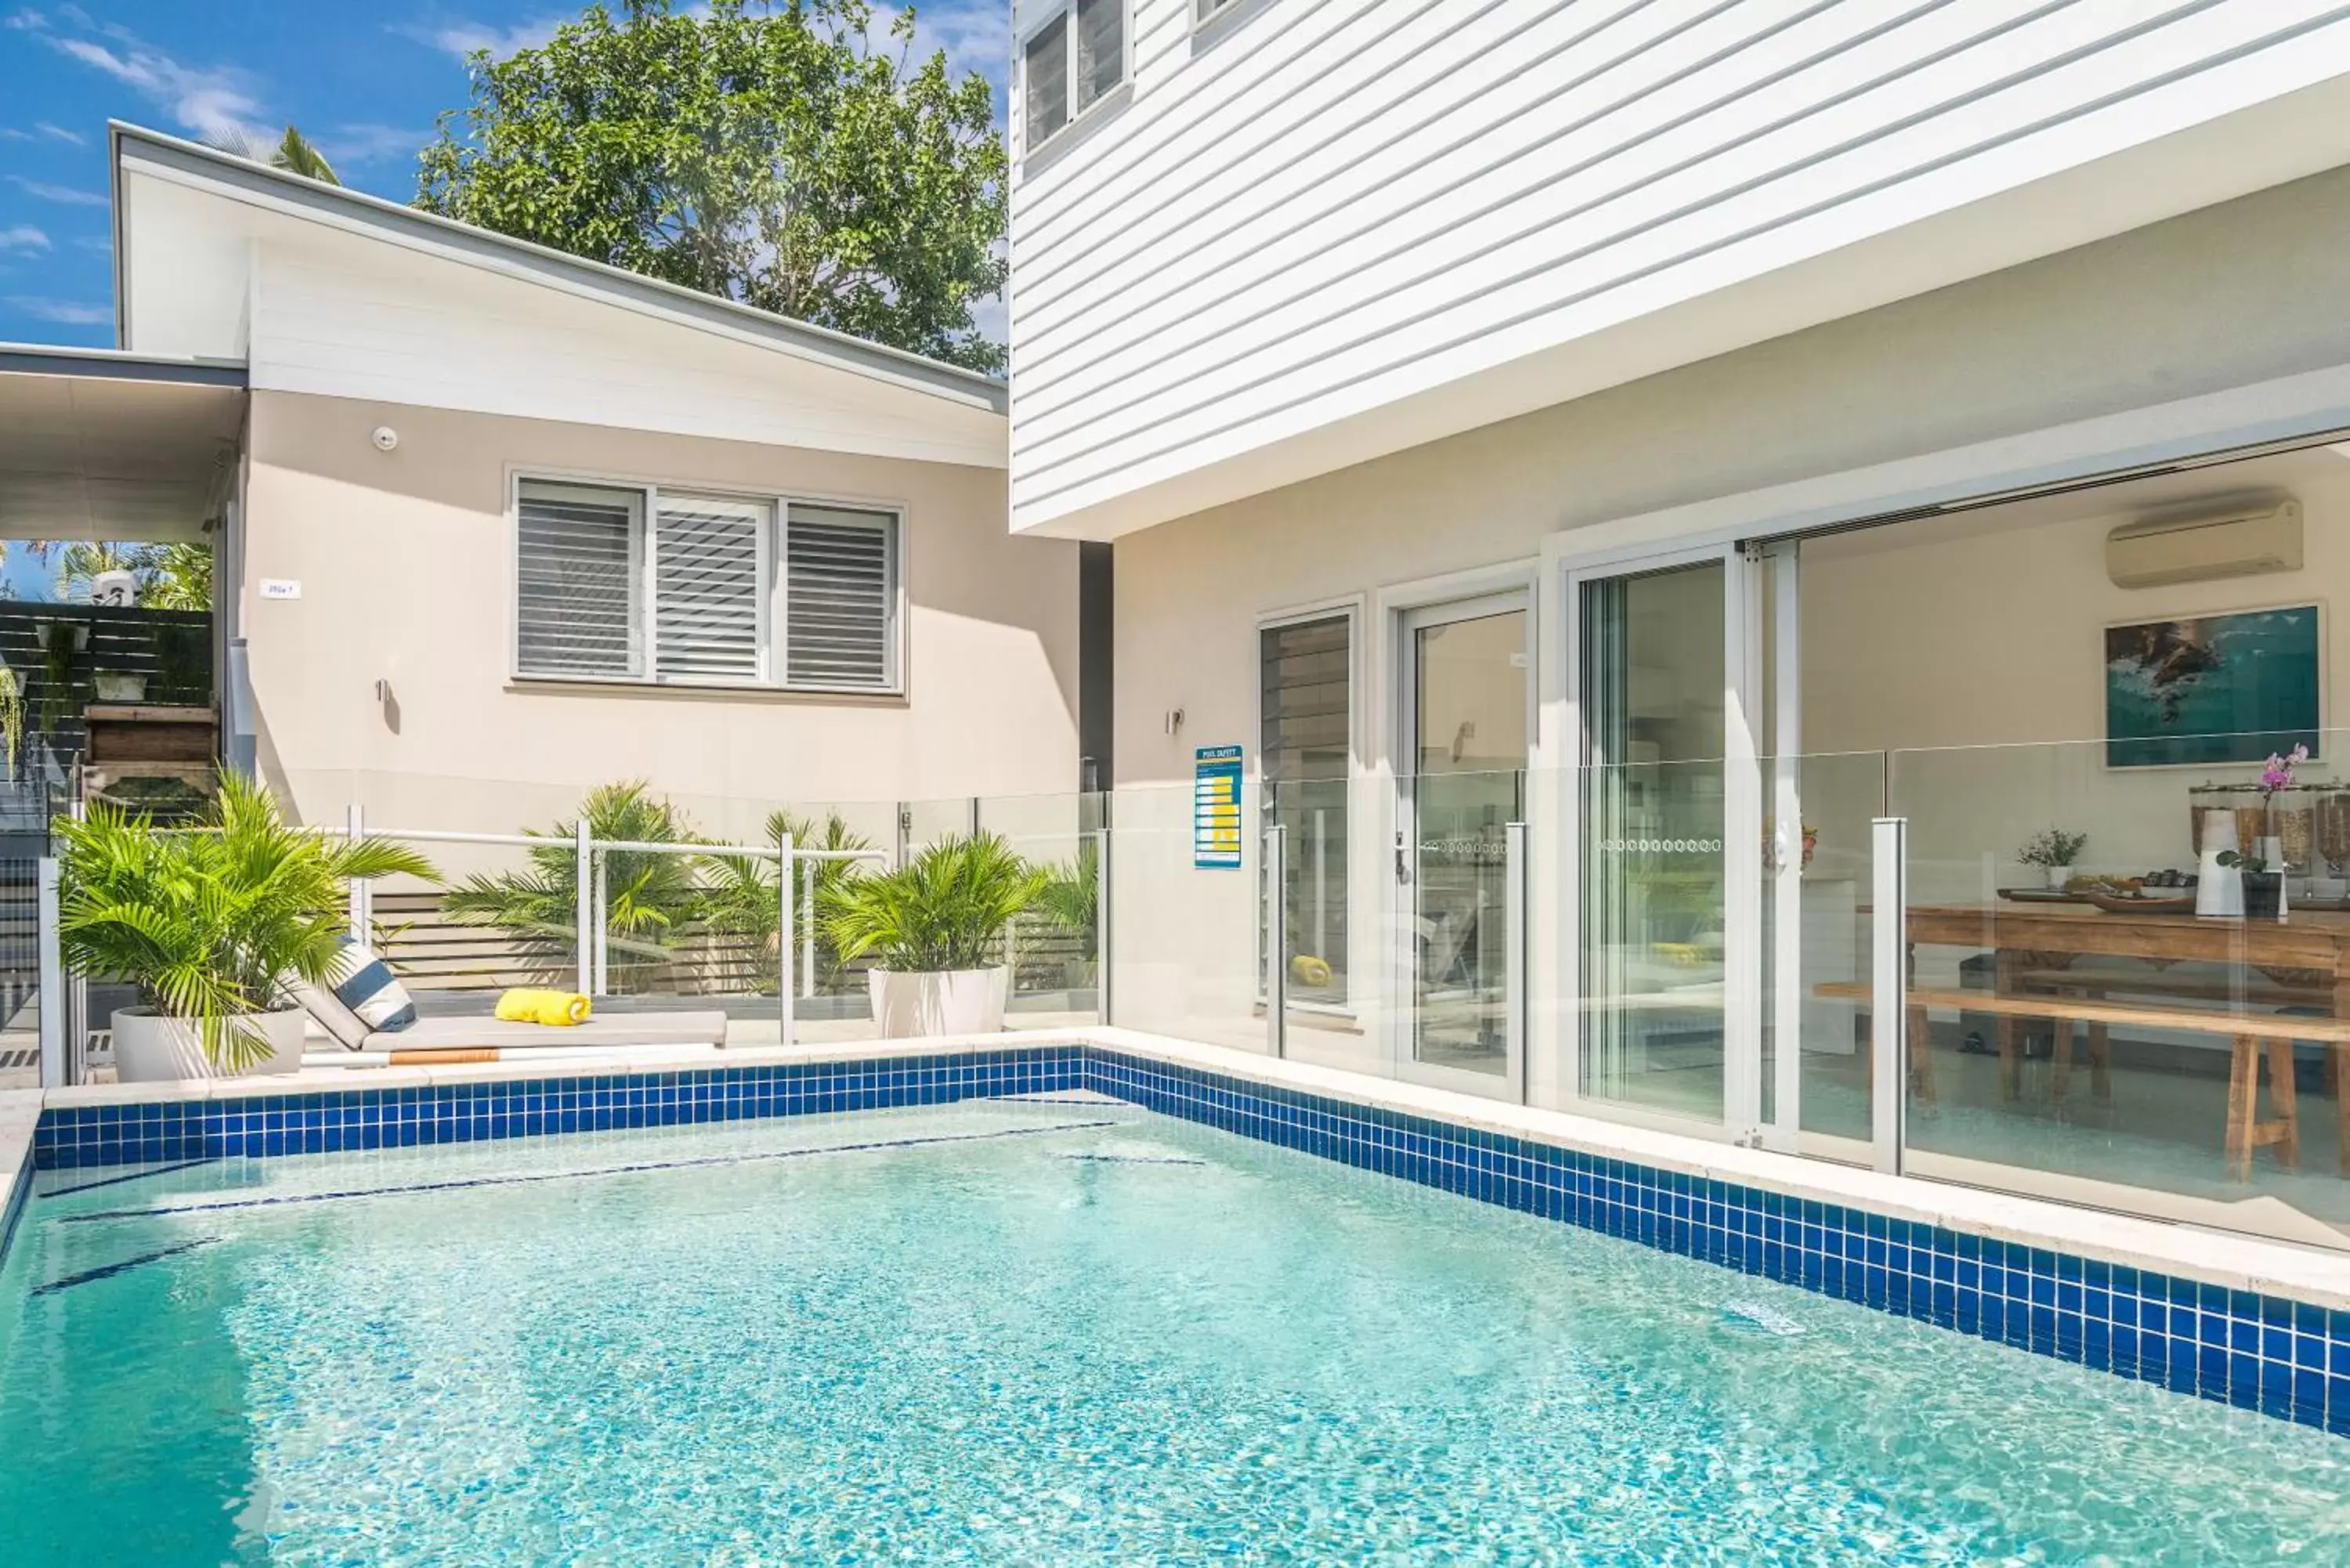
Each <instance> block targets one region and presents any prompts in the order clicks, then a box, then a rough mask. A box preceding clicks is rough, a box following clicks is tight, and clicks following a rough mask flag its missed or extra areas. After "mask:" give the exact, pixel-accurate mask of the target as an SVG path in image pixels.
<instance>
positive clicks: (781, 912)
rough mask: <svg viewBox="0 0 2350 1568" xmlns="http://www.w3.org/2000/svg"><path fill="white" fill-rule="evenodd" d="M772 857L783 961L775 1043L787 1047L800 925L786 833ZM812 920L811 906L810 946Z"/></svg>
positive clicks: (778, 947) (810, 908)
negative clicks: (794, 954)
mask: <svg viewBox="0 0 2350 1568" xmlns="http://www.w3.org/2000/svg"><path fill="white" fill-rule="evenodd" d="M775 853H776V857H777V859H776V863H775V950H776V952H777V954H778V955H779V956H780V957H781V958H782V960H783V965H782V973H781V975H780V976H779V977H778V979H777V981H776V991H775V1029H776V1033H775V1039H776V1042H777V1043H778V1044H784V1045H789V1044H793V1040H792V1035H793V1033H794V1031H793V1028H792V1024H793V1022H794V1021H793V1018H792V958H791V953H792V940H793V937H794V936H795V933H796V932H797V930H798V929H799V921H798V920H797V919H796V918H795V910H794V909H793V899H792V892H793V889H792V876H793V873H794V872H795V869H796V867H795V864H794V858H793V848H792V836H791V835H790V834H788V833H786V834H785V835H784V836H782V838H780V839H779V840H777V842H776V846H775ZM808 864H809V865H811V866H813V865H815V864H816V863H815V862H814V861H810V862H809V863H808ZM815 917H816V905H815V904H814V903H813V902H811V903H810V904H809V905H808V925H809V928H810V929H809V934H808V940H809V941H810V943H811V944H813V943H814V941H815V940H816V935H815V930H814V928H815V925H816V918H815ZM811 951H813V947H811ZM811 968H813V965H811Z"/></svg>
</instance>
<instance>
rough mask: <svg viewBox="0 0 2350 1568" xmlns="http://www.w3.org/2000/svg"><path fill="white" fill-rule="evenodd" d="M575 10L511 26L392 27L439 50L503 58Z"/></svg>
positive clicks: (545, 35)
mask: <svg viewBox="0 0 2350 1568" xmlns="http://www.w3.org/2000/svg"><path fill="white" fill-rule="evenodd" d="M576 15H577V13H556V14H552V15H549V16H542V17H539V18H538V19H536V21H530V22H522V23H518V24H516V25H515V26H511V27H493V26H490V25H489V24H487V23H485V22H463V21H459V22H438V23H436V22H403V23H399V24H396V25H395V26H393V27H392V29H391V30H392V31H393V32H395V33H397V34H399V35H400V36H401V37H403V38H408V39H411V40H413V41H414V42H416V43H420V44H422V45H424V46H425V47H428V48H434V49H439V50H440V51H441V52H442V54H446V55H454V56H455V57H457V58H459V59H461V60H462V59H465V58H467V57H470V56H472V55H473V54H475V53H476V52H478V51H480V50H484V49H486V50H488V51H489V54H490V58H492V59H494V60H503V59H504V58H505V57H507V56H509V55H515V54H519V53H520V52H521V51H523V50H525V49H535V48H536V47H538V46H539V45H541V44H544V43H545V42H546V41H547V40H548V39H549V38H552V37H553V36H555V32H556V28H558V27H560V26H563V24H564V23H566V22H568V21H571V20H573V19H574V17H575V16H576Z"/></svg>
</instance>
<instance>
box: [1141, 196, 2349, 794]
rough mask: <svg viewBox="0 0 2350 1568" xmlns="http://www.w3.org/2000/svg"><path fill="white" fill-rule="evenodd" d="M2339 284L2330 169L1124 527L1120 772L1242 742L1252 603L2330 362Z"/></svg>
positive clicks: (2343, 357) (1520, 551) (1505, 553)
mask: <svg viewBox="0 0 2350 1568" xmlns="http://www.w3.org/2000/svg"><path fill="white" fill-rule="evenodd" d="M2345 296H2350V171H2334V172H2331V173H2328V174H2324V175H2321V176H2318V177H2315V178H2313V179H2310V180H2304V181H2301V182H2296V183H2294V184H2292V185H2287V186H2282V187H2280V188H2278V189H2276V190H2273V191H2269V192H2262V193H2261V194H2259V195H2255V196H2251V197H2247V198H2244V199H2243V200H2241V201H2237V202H2229V203H2227V204H2225V205H2223V206H2220V207H2214V208H2210V209H2208V210H2206V211H2203V212H2200V213H2190V214H2189V215H2188V216H2186V217H2183V218H2178V219H2175V220H2172V221H2170V222H2168V223H2161V224H2158V225H2155V226H2153V227H2150V228H2147V229H2142V230H2138V231H2136V232H2134V233H2132V234H2125V235H2122V236H2120V237H2118V238H2116V239H2113V240H2108V241H2105V242H2102V243H2100V244H2095V245H2090V246H2085V247H2083V248H2082V249H2080V250H2076V251H2071V252H2067V253H2065V254H2061V255H2057V256H2054V257H2051V258H2049V259H2047V260H2045V261H2041V262H2035V263H2033V264H2031V265H2026V266H2022V267H2017V268H2014V269H2012V270H2011V271H2008V272H2004V273H1999V274H1994V275H1991V276H1988V277H1983V278H1979V279H1976V280H1974V281H1971V282H1970V283H1966V284H1962V285H1959V286H1954V287H1951V288H1948V289H1944V290H1941V291H1939V292H1938V293H1935V294H1931V295H1928V296H1922V297H1919V298H1917V299H1912V300H1908V301H1905V302H1903V303H1901V304H1898V305H1894V306H1886V307H1884V308H1882V309H1878V310H1874V311H1870V312H1867V313H1866V314H1865V315H1861V316H1858V317H1852V318H1849V319H1847V320H1844V321H1839V322H1835V323H1832V324H1830V325H1827V326H1825V327H1816V328H1814V329H1812V330H1810V331H1806V332H1803V333H1799V334H1796V335H1794V336H1792V337H1783V338H1780V339H1777V340H1775V341H1773V342H1770V343H1765V344H1762V345H1759V346H1757V347H1755V348H1751V349H1746V350H1742V351H1741V352H1739V353H1736V354H1731V355H1727V356H1724V357H1722V358H1718V359H1713V360H1709V361H1707V362H1705V363H1703V364H1700V365H1695V366H1690V367H1689V368H1687V369H1681V370H1676V371H1673V372H1671V373H1669V374H1667V375H1663V376H1659V377H1656V378H1654V379H1649V380H1646V381H1641V382H1638V383H1635V384H1633V385H1631V386H1628V387H1624V388H1619V389H1615V390H1612V391H1608V392H1605V393H1601V394H1598V395H1596V396H1594V397H1589V398H1586V399H1582V400H1577V401H1575V402H1572V403H1566V404H1563V405H1561V406H1559V407H1556V408H1552V409H1547V410H1543V411H1541V412H1539V413H1534V414H1529V415H1526V416H1524V417H1523V418H1520V419H1515V420H1511V421H1505V422H1503V423H1500V424H1495V425H1490V426H1487V427H1485V428H1483V429H1482V430H1478V431H1471V432H1470V433H1468V434H1465V435H1461V436H1455V437H1451V438H1448V439H1446V440H1443V441H1433V442H1430V443H1429V444H1428V445H1425V446H1420V447H1415V448H1412V449H1410V450H1408V451H1405V452H1397V453H1395V454H1393V455H1391V456H1389V457H1386V458H1383V459H1380V460H1379V461H1378V462H1369V463H1364V464H1361V465H1359V466H1357V467H1355V468H1351V469H1347V470H1344V471H1342V472H1337V473H1334V474H1330V475H1327V476H1325V477H1323V478H1321V479H1317V480H1314V481H1311V482H1308V483H1303V484H1298V485H1294V486H1291V487H1289V488H1286V489H1283V490H1278V491H1274V492H1270V493H1265V494H1263V495H1258V496H1253V497H1251V498H1250V499H1248V500H1246V501H1243V502H1239V503H1235V504H1232V505H1229V506H1222V507H1218V508H1216V509H1214V510H1211V511H1208V512H1203V513H1199V514H1194V515H1192V516H1190V517H1186V518H1183V519H1181V520H1180V521H1178V522H1174V523H1170V524H1164V525H1162V526H1160V527H1158V528H1153V529H1149V530H1146V531H1144V532H1142V533H1139V534H1136V535H1130V536H1129V537H1128V538H1126V539H1123V540H1121V541H1119V543H1118V739H1117V763H1118V777H1119V779H1120V780H1121V781H1123V782H1132V783H1141V782H1149V781H1167V780H1172V779H1178V778H1180V777H1183V776H1185V774H1186V770H1188V768H1189V766H1190V757H1191V752H1190V748H1191V745H1192V744H1193V743H1194V742H1195V741H1196V742H1199V743H1203V744H1204V743H1208V742H1214V741H1222V740H1248V741H1249V742H1250V743H1251V753H1252V755H1253V752H1254V744H1253V737H1251V736H1249V734H1248V729H1249V724H1250V720H1251V715H1252V713H1253V702H1254V698H1253V683H1254V680H1255V663H1254V649H1255V641H1254V628H1255V625H1256V622H1257V619H1258V618H1259V617H1261V616H1262V615H1263V614H1265V613H1267V612H1268V611H1272V610H1274V609H1278V608H1281V607H1289V606H1295V605H1302V604H1306V603H1311V602H1315V601H1318V600H1322V599H1326V598H1329V597H1340V596H1347V595H1356V594H1362V593H1366V592H1369V591H1374V590H1377V589H1378V588H1380V587H1385V586H1388V585H1393V584H1400V583H1408V582H1411V581H1413V580H1415V579H1419V578H1422V577H1427V576H1435V575H1438V574H1443V573H1449V572H1455V571H1461V570H1463V569H1466V568H1471V567H1478V566H1489V565H1492V564H1494V563H1498V562H1506V561H1511V560H1513V559H1520V558H1526V559H1530V558H1531V557H1533V556H1534V554H1535V553H1536V551H1537V550H1538V549H1539V548H1540V547H1541V545H1542V543H1543V541H1544V538H1545V536H1547V535H1552V534H1554V533H1556V532H1558V531H1561V530H1572V529H1575V528H1577V527H1581V526H1584V525H1586V524H1597V523H1605V522H1608V521H1612V520H1615V519H1618V518H1624V517H1631V516H1638V515H1641V514H1647V513H1649V512H1653V511H1658V510H1660V509H1663V508H1666V507H1670V506H1677V505H1681V504H1688V503H1691V502H1697V501H1701V500H1705V499H1708V498H1711V497H1715V496H1721V495H1729V494H1735V493H1742V492H1744V491H1747V490H1752V489H1755V488H1759V487H1762V486H1766V485H1773V484H1779V483H1788V482H1792V481H1796V480H1801V479H1804V478H1807V477H1811V476H1814V475H1820V474H1827V473H1834V472H1841V471H1843V470H1846V469H1851V468H1856V467H1861V466H1864V465H1867V464H1872V463H1877V462H1887V461H1890V460H1892V459H1896V458H1900V457H1905V456H1909V455H1913V454H1917V453H1920V452H1936V451H1940V450H1943V449H1946V448H1950V447H1953V446H1958V445H1961V444H1965V443H1968V442H1972V441H1987V440H1991V439H1993V438H1996V437H1999V436H2002V435H2007V434H2013V433H2017V432H2023V431H2033V430H2038V429H2043V428H2045V427H2047V426H2049V425H2053V424H2056V423H2060V422H2064V421H2073V420H2078V419H2084V418H2088V417H2092V416H2095V415H2097V414H2101V413H2111V412H2118V411H2122V410H2129V409H2134V408H2140V407H2144V406H2146V405H2147V404H2150V403H2156V402H2161V401H2166V400H2173V399H2178V398H2182V397H2187V396H2189V395H2192V394H2195V393H2198V392H2204V391H2213V390H2218V389H2224V388H2229V387H2235V386H2241V385H2244V384H2247V383H2250V382H2252V381H2257V380H2260V379H2266V378H2270V377H2275V376H2282V375H2287V374H2291V373H2293V372H2296V371H2301V370H2306V369H2318V368H2321V367H2326V366H2333V365H2339V364H2343V363H2345V362H2350V316H2345V314H2344V313H2343V312H2342V310H2341V309H2340V308H2339V302H2340V300H2341V299H2343V298H2344V297H2345ZM1377 673H1378V672H1374V674H1377ZM1177 708H1180V709H1182V710H1184V711H1185V713H1186V716H1187V718H1186V723H1185V726H1184V729H1183V732H1182V733H1180V735H1175V736H1170V735H1168V734H1167V733H1166V732H1165V715H1166V713H1167V712H1168V711H1170V710H1172V709H1177Z"/></svg>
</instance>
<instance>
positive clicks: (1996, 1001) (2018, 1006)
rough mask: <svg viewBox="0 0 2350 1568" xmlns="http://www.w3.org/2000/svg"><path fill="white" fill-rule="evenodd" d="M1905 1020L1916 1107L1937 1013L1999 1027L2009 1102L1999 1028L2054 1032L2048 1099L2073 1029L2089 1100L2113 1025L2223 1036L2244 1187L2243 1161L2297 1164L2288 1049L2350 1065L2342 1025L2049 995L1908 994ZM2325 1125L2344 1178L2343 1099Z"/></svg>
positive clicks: (2248, 1166)
mask: <svg viewBox="0 0 2350 1568" xmlns="http://www.w3.org/2000/svg"><path fill="white" fill-rule="evenodd" d="M1815 989H1816V991H1817V992H1818V994H1819V995H1821V996H1825V997H1834V998H1836V999H1838V1000H1843V1001H1859V1002H1866V1001H1868V1000H1869V999H1870V997H1871V995H1872V994H1873V993H1872V992H1871V991H1870V989H1869V988H1868V987H1867V986H1866V985H1859V984H1853V983H1836V984H1829V985H1822V986H1819V987H1817V988H1815ZM1902 1002H1903V1005H1904V1006H1905V1007H1906V1008H1907V1010H1908V1035H1909V1078H1910V1083H1911V1085H1912V1086H1913V1088H1915V1089H1916V1090H1917V1092H1918V1093H1919V1094H1920V1095H1921V1096H1923V1097H1925V1098H1929V1099H1930V1098H1932V1097H1933V1064H1932V1060H1931V1057H1930V1056H1929V1054H1928V1053H1927V1051H1926V1045H1925V1041H1926V1014H1927V1012H1928V1011H1929V1010H1930V1009H1934V1008H1943V1009H1948V1010H1952V1011H1957V1012H1981V1013H1988V1014H1990V1015H1991V1016H1992V1017H1994V1018H1998V1019H2000V1020H2001V1021H2002V1025H2003V1026H2002V1028H2001V1030H2000V1082H2001V1087H2002V1092H2003V1093H2005V1094H2007V1095H2008V1096H2009V1097H2010V1098H2012V1097H2013V1095H2014V1088H2013V1085H2014V1084H2015V1081H2016V1079H2017V1077H2018V1076H2019V1075H2020V1073H2021V1064H2020V1062H2019V1060H2018V1053H2019V1047H2020V1040H2019V1037H2018V1032H2017V1031H2016V1030H2015V1029H2013V1028H2011V1027H2005V1026H2004V1025H2006V1024H2009V1023H2016V1022H2021V1021H2022V1020H2024V1019H2040V1020H2044V1021H2046V1022H2048V1023H2052V1024H2054V1025H2056V1054H2055V1059H2054V1083H2053V1084H2052V1085H2051V1087H2052V1089H2053V1090H2054V1092H2056V1093H2058V1094H2062V1093H2063V1088H2062V1085H2063V1084H2064V1080H2065V1075H2067V1073H2068V1072H2069V1071H2070V1067H2071V1060H2072V1049H2073V1045H2072V1042H2073V1031H2072V1028H2071V1027H2070V1026H2071V1025H2072V1024H2074V1023H2085V1024H2086V1025H2088V1028H2089V1055H2090V1065H2091V1069H2092V1073H2093V1075H2094V1079H2095V1088H2096V1089H2097V1092H2098V1093H2100V1094H2105V1093H2107V1092H2109V1080H2108V1078H2107V1073H2108V1070H2109V1069H2110V1067H2111V1047H2110V1031H2111V1030H2112V1029H2113V1028H2114V1027H2115V1026H2116V1025H2119V1026H2121V1027H2123V1028H2133V1029H2176V1030H2181V1031H2186V1032H2190V1033H2202V1034H2222V1035H2226V1036H2227V1037H2228V1038H2229V1039H2230V1042H2231V1045H2232V1049H2231V1052H2230V1061H2229V1067H2228V1127H2227V1135H2226V1138H2225V1147H2226V1151H2227V1161H2228V1174H2229V1175H2230V1176H2231V1177H2234V1178H2236V1179H2239V1180H2250V1179H2251V1174H2252V1151H2253V1150H2254V1149H2257V1148H2264V1147H2269V1146H2271V1145H2273V1146H2275V1147H2276V1150H2277V1160H2278V1162H2279V1163H2280V1164H2282V1165H2283V1166H2285V1167H2286V1168H2298V1167H2299V1165H2300V1164H2301V1116H2300V1111H2299V1107H2298V1106H2297V1105H2296V1103H2295V1096H2294V1094H2293V1042H2295V1041H2297V1040H2308V1041H2311V1042H2314V1043H2317V1044H2324V1045H2325V1046H2326V1047H2327V1048H2328V1050H2329V1052H2330V1054H2332V1055H2333V1056H2334V1070H2335V1075H2336V1081H2337V1082H2341V1081H2345V1078H2344V1067H2345V1060H2344V1059H2345V1056H2350V1019H2340V1018H2294V1017H2282V1016H2275V1015H2271V1014H2264V1013H2243V1012H2216V1011H2213V1010H2210V1009H2205V1008H2191V1007H2135V1006H2129V1005H2126V1004H2124V1003H2120V1002H2093V1001H2085V1000H2080V999H2075V998H2072V997H2066V996H2057V995H2027V996H2011V995H2006V994H2002V993H2001V992H1989V991H1964V990H1938V989H1926V988H1920V987H1915V986H1913V987H1911V988H1910V989H1909V990H1908V991H1907V992H1904V993H1903V996H1902ZM2263 1061H2265V1062H2266V1064H2267V1066H2268V1077H2269V1097H2270V1099H2271V1100H2272V1102H2273V1103H2274V1105H2275V1107H2276V1114H2275V1115H2274V1116H2272V1117H2270V1118H2269V1119H2268V1120H2266V1121H2263V1120H2262V1119H2261V1117H2260V1093H2261V1066H2262V1062H2263ZM2334 1115H2335V1119H2336V1123H2337V1128H2338V1132H2339V1135H2340V1140H2341V1141H2340V1144H2339V1149H2340V1154H2339V1159H2340V1163H2341V1166H2342V1169H2343V1174H2345V1175H2350V1098H2345V1097H2342V1096H2337V1097H2336V1099H2335V1102H2334Z"/></svg>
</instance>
